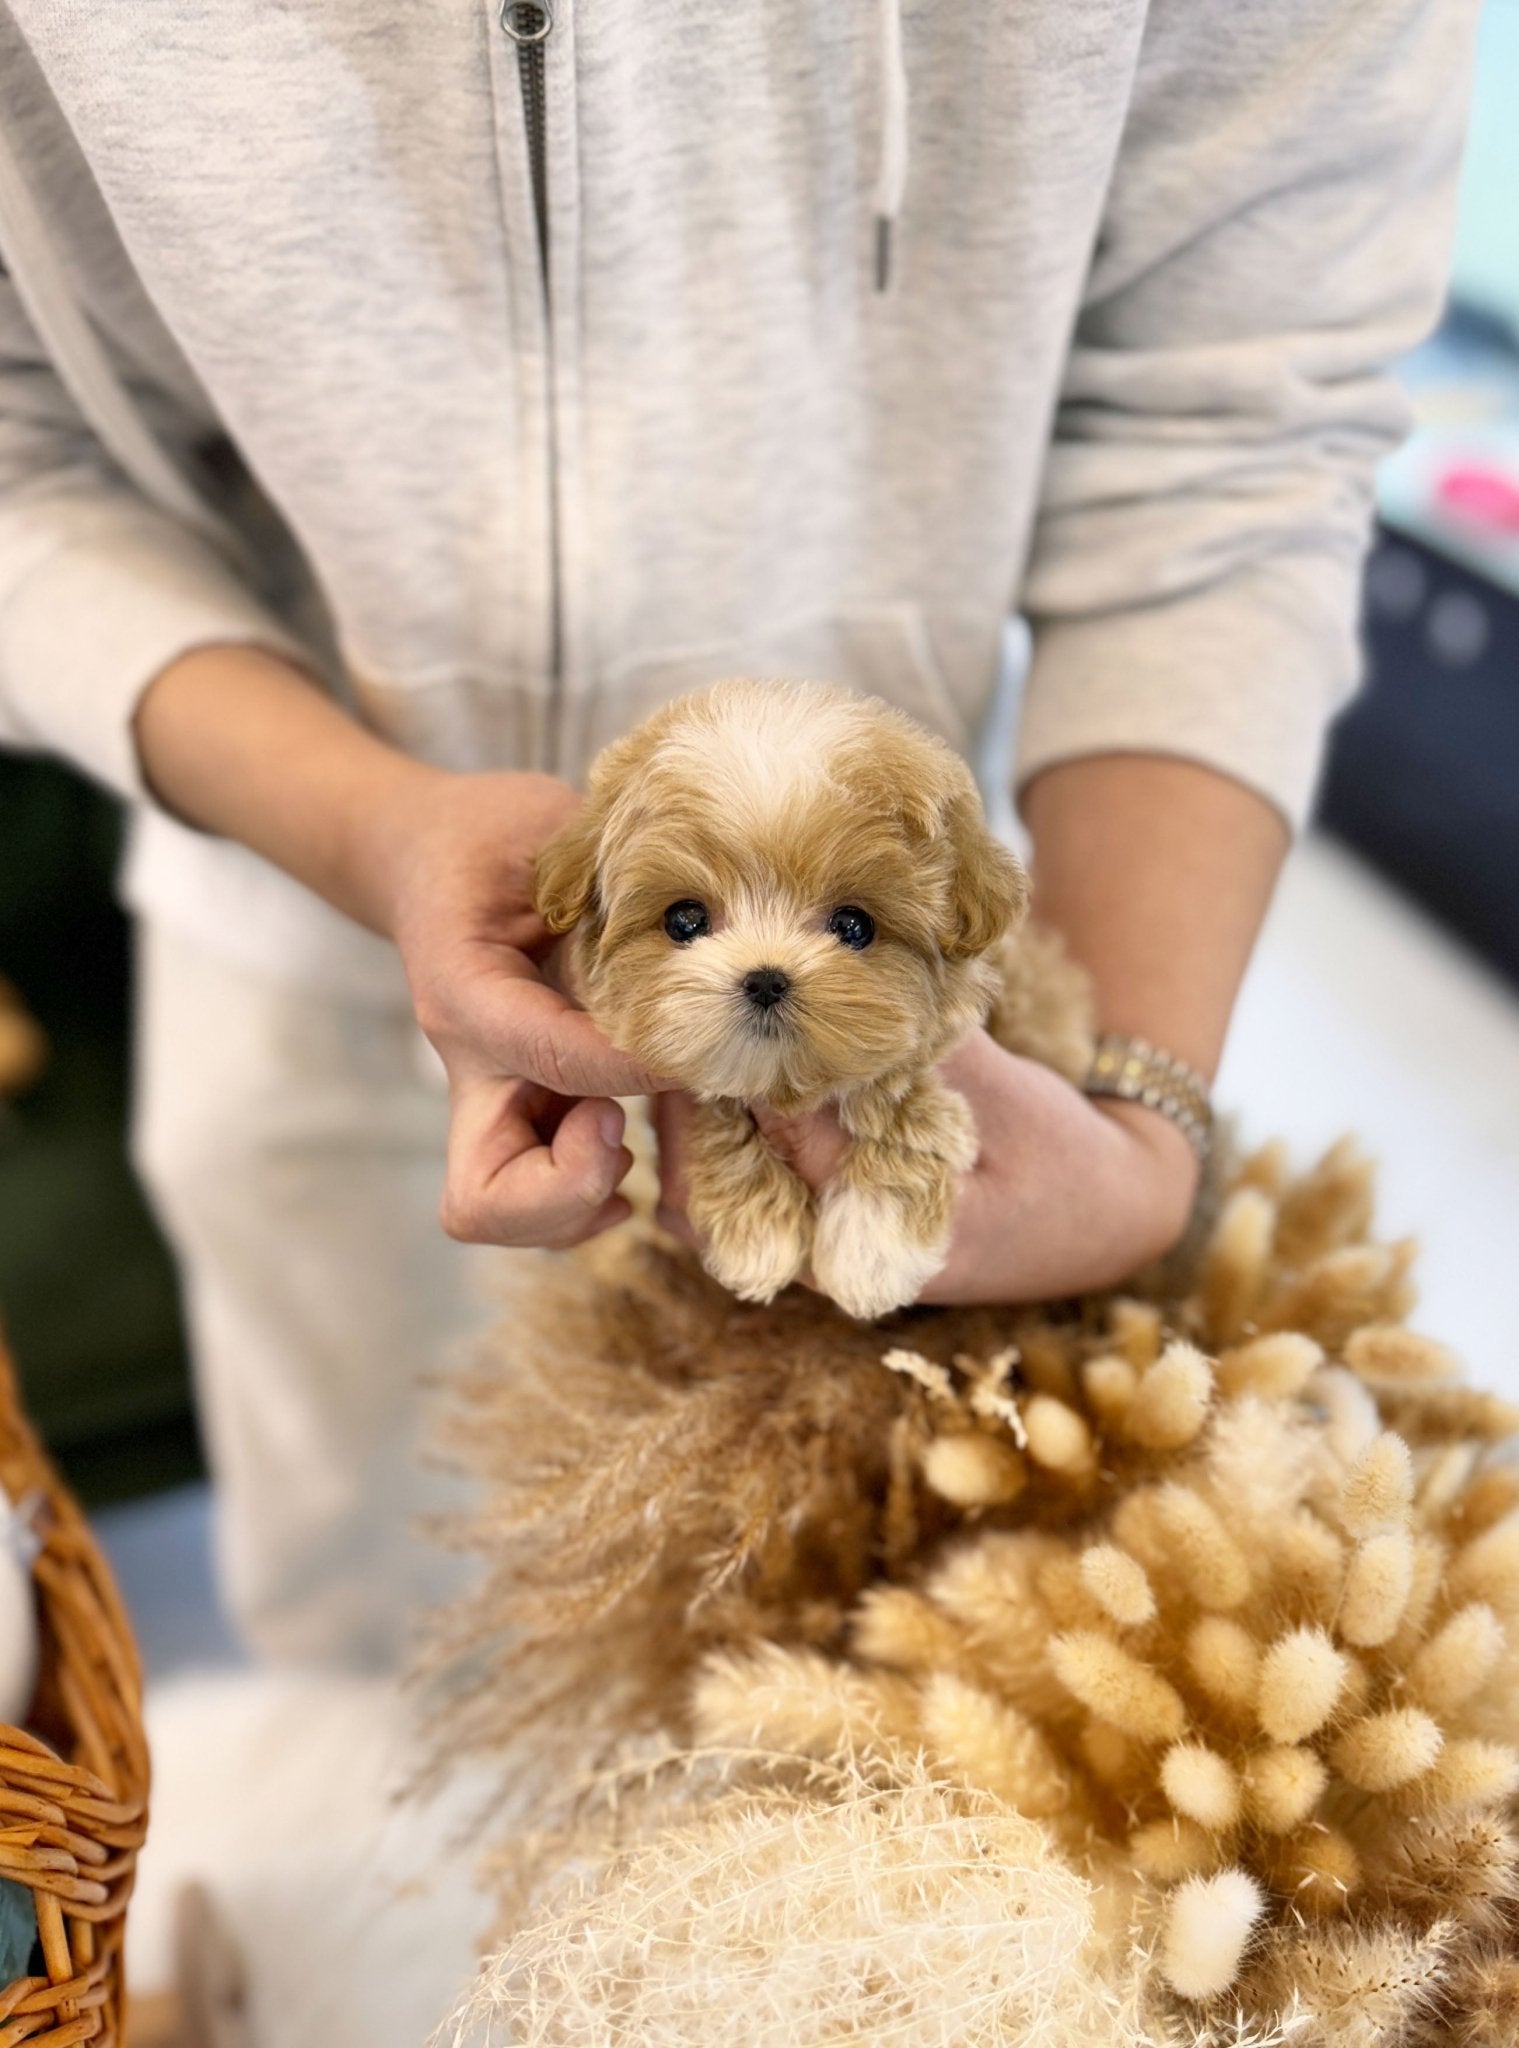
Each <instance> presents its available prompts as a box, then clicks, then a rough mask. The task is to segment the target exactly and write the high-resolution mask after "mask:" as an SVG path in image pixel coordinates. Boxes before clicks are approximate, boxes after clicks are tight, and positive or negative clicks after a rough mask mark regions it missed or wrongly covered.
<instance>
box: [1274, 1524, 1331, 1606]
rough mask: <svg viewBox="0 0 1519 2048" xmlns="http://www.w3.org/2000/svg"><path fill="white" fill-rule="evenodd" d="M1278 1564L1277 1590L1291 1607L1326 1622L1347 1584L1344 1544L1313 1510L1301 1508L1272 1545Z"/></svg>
mask: <svg viewBox="0 0 1519 2048" xmlns="http://www.w3.org/2000/svg"><path fill="white" fill-rule="evenodd" d="M1272 1549H1273V1551H1274V1562H1275V1565H1276V1579H1275V1588H1274V1590H1275V1591H1276V1592H1277V1594H1278V1595H1279V1596H1280V1597H1281V1598H1282V1599H1283V1601H1284V1602H1285V1603H1286V1604H1287V1605H1288V1606H1289V1607H1290V1608H1295V1609H1296V1610H1297V1611H1299V1612H1300V1613H1302V1614H1303V1615H1305V1616H1312V1617H1313V1618H1314V1619H1316V1620H1322V1619H1326V1618H1327V1617H1328V1616H1329V1615H1331V1614H1333V1613H1334V1612H1335V1610H1336V1609H1337V1608H1338V1606H1339V1604H1340V1592H1341V1589H1342V1587H1343V1585H1344V1581H1345V1564H1346V1555H1345V1545H1344V1544H1343V1543H1342V1542H1341V1541H1340V1538H1339V1537H1338V1536H1336V1534H1335V1533H1334V1531H1333V1529H1331V1528H1330V1527H1329V1525H1328V1523H1327V1522H1321V1521H1320V1520H1319V1518H1318V1516H1317V1515H1316V1514H1315V1513H1314V1512H1313V1510H1312V1508H1300V1509H1299V1510H1298V1512H1297V1513H1296V1514H1295V1515H1293V1516H1292V1517H1291V1518H1290V1519H1289V1520H1288V1521H1287V1522H1286V1523H1284V1525H1283V1526H1282V1528H1281V1529H1279V1530H1278V1532H1277V1535H1276V1540H1275V1542H1274V1543H1273V1545H1272Z"/></svg>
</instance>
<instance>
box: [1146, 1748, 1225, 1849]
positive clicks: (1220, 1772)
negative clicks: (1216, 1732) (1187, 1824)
mask: <svg viewBox="0 0 1519 2048" xmlns="http://www.w3.org/2000/svg"><path fill="white" fill-rule="evenodd" d="M1160 1783H1161V1789H1162V1790H1163V1791H1164V1793H1165V1795H1166V1797H1167V1799H1169V1800H1170V1802H1171V1804H1172V1806H1173V1807H1174V1808H1175V1809H1176V1811H1177V1812H1178V1813H1179V1814H1181V1815H1182V1816H1183V1817H1184V1818H1185V1819H1187V1820H1195V1821H1196V1822H1197V1824H1198V1826H1199V1827H1204V1828H1213V1829H1215V1830H1216V1831H1222V1830H1224V1829H1226V1828H1232V1827H1233V1826H1234V1825H1235V1823H1236V1822H1237V1821H1238V1819H1239V1816H1240V1784H1239V1779H1238V1778H1237V1777H1236V1776H1235V1774H1234V1771H1233V1768H1232V1767H1231V1766H1230V1765H1229V1764H1228V1763H1227V1762H1226V1761H1225V1759H1224V1758H1223V1757H1221V1756H1220V1755H1219V1754H1218V1752H1217V1750H1213V1749H1209V1748H1208V1747H1207V1745H1206V1744H1205V1743H1202V1742H1177V1743H1173V1744H1172V1746H1171V1747H1170V1748H1169V1749H1168V1750H1167V1751H1166V1753H1165V1756H1164V1757H1163V1758H1162V1759H1161V1766H1160Z"/></svg>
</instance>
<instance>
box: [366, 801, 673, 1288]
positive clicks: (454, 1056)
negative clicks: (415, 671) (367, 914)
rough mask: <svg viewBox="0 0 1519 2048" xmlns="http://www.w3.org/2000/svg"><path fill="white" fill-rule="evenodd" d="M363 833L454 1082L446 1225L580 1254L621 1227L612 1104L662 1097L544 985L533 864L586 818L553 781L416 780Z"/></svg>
mask: <svg viewBox="0 0 1519 2048" xmlns="http://www.w3.org/2000/svg"><path fill="white" fill-rule="evenodd" d="M411 766H412V767H413V769H414V772H412V773H408V774H407V775H405V776H404V777H402V778H400V780H399V786H398V787H397V788H396V789H395V790H394V791H392V792H391V793H390V795H389V796H388V797H387V800H386V801H385V803H384V804H383V805H382V806H381V807H380V810H379V814H378V815H377V816H375V817H374V818H373V819H372V820H371V821H370V823H369V826H368V828H367V836H368V845H369V848H370V855H369V858H370V860H371V863H372V866H371V873H372V874H373V875H374V876H375V877H376V878H377V882H378V887H377V891H376V896H375V904H376V911H377V917H376V921H377V922H379V923H381V924H382V926H383V928H384V929H385V930H387V931H388V932H389V933H390V935H391V936H392V937H393V938H394V940H395V942H396V945H397V946H398V947H399V949H400V952H401V958H402V961H403V962H404V964H405V968H406V974H407V979H408V981H409V983H410V986H411V993H412V1001H413V1003H414V1005H415V1007H416V1013H417V1020H418V1022H419V1024H420V1025H421V1027H422V1030H423V1031H424V1032H425V1034H426V1035H427V1037H428V1038H429V1039H430V1040H431V1042H432V1044H433V1045H434V1046H435V1047H436V1048H437V1051H438V1053H439V1055H440V1056H441V1058H442V1060H443V1064H444V1067H445V1068H446V1070H447V1073H448V1085H449V1100H450V1110H451V1114H450V1122H449V1139H448V1172H447V1180H446V1184H445V1190H444V1196H443V1207H442V1220H443V1227H444V1229H445V1230H446V1231H447V1232H448V1234H449V1236H450V1237H456V1238H460V1239H462V1240H464V1241H466V1242H469V1243H479V1244H501V1245H547V1246H554V1247H556V1248H563V1247H565V1246H568V1245H573V1244H579V1243H580V1242H582V1241H583V1240H584V1239H586V1238H589V1237H594V1236H595V1235H597V1233H598V1232H600V1231H603V1230H606V1229H608V1228H609V1227H610V1226H611V1225H612V1224H614V1223H618V1222H621V1220H622V1219H623V1218H624V1217H625V1216H626V1215H627V1214H628V1204H627V1202H626V1201H624V1200H623V1198H622V1197H621V1196H620V1195H619V1194H618V1193H617V1192H616V1190H617V1187H618V1184H619V1182H620V1181H621V1180H622V1178H623V1176H624V1175H625V1174H626V1172H627V1170H628V1168H629V1167H630V1166H631V1164H632V1154H631V1153H630V1152H629V1151H628V1150H627V1148H626V1146H624V1144H623V1143H622V1134H623V1113H622V1110H621V1109H620V1108H619V1106H618V1105H617V1103H615V1102H614V1101H613V1100H612V1099H611V1098H612V1097H613V1096H614V1095H629V1094H642V1093H647V1092H649V1091H650V1090H652V1089H653V1088H655V1087H656V1086H657V1085H658V1084H657V1082H656V1081H655V1079H654V1077H653V1076H651V1075H650V1074H648V1073H647V1072H645V1070H644V1069H643V1068H642V1067H640V1066H638V1065H637V1064H636V1063H635V1062H634V1061H632V1060H631V1059H629V1058H627V1057H626V1056H625V1055H624V1054H622V1053H620V1052H617V1051H616V1050H615V1049H614V1048H613V1047H612V1045H611V1044H610V1043H609V1042H608V1040H607V1039H606V1038H605V1037H604V1036H603V1035H602V1033H601V1032H600V1031H599V1030H598V1029H597V1027H596V1025H595V1024H593V1023H592V1021H591V1019H590V1018H589V1017H588V1016H587V1015H586V1014H585V1012H584V1011H582V1010H579V1009H576V1008H575V1006H574V1004H573V1003H572V1002H571V1001H570V1000H569V998H568V997H567V996H566V995H564V994H563V993H562V992H561V991H560V990H559V989H558V988H557V987H555V986H553V985H551V981H550V980H549V979H548V978H546V976H547V974H548V973H549V972H551V970H552V960H551V949H552V945H553V941H552V939H551V937H550V934H549V933H548V932H547V931H546V929H545V928H544V926H543V924H542V922H541V920H540V919H539V917H538V915H537V912H536V911H535V910H534V908H533V901H532V875H533V863H534V860H535V859H536V857H537V854H538V852H539V850H540V848H541V847H542V846H543V845H544V843H545V842H546V841H547V840H548V839H549V838H550V837H551V836H552V835H553V833H554V832H556V831H557V830H558V828H559V827H560V825H562V824H563V823H564V821H565V819H566V818H567V817H568V816H569V815H570V814H571V813H572V812H573V810H574V809H575V807H576V805H577V804H578V803H579V798H578V797H577V796H576V794H575V792H574V791H573V790H572V789H571V788H570V787H569V786H568V784H566V783H563V782H558V781H555V780H554V779H553V778H552V777H550V776H546V775H516V774H491V775H446V774H443V773H442V772H441V771H437V770H432V769H415V764H411Z"/></svg>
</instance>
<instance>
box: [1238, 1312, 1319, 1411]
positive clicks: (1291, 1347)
mask: <svg viewBox="0 0 1519 2048" xmlns="http://www.w3.org/2000/svg"><path fill="white" fill-rule="evenodd" d="M1323 1363H1324V1353H1323V1349H1322V1347H1321V1346H1320V1345H1318V1344H1315V1343H1314V1341H1313V1339H1312V1338H1311V1337H1305V1336H1303V1335H1302V1334H1301V1333H1300V1332H1299V1331H1297V1330H1275V1331H1273V1332H1272V1333H1271V1334H1270V1335H1269V1336H1266V1337H1253V1338H1252V1339H1251V1340H1250V1342H1249V1343H1248V1344H1241V1345H1240V1347H1239V1349H1238V1350H1236V1351H1226V1352H1225V1353H1224V1355H1223V1357H1222V1358H1220V1360H1219V1361H1218V1384H1219V1389H1220V1391H1221V1392H1222V1393H1223V1394H1225V1395H1226V1396H1228V1397H1229V1398H1230V1399H1234V1398H1236V1397H1237V1396H1239V1395H1241V1394H1258V1395H1259V1396H1260V1397H1261V1398H1262V1399H1263V1400H1267V1401H1291V1400H1294V1399H1296V1397H1297V1396H1298V1395H1299V1394H1301V1393H1302V1391H1303V1389H1304V1387H1306V1386H1307V1384H1308V1382H1309V1380H1310V1379H1312V1377H1313V1375H1314V1373H1315V1372H1317V1370H1318V1368H1319V1367H1320V1366H1321V1365H1322V1364H1323Z"/></svg>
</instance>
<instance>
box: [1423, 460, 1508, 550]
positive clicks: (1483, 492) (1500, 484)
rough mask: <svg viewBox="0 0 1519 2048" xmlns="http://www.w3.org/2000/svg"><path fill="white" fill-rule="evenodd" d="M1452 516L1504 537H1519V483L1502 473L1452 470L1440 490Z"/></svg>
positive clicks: (1477, 469) (1442, 478) (1493, 470)
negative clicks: (1469, 521) (1514, 534)
mask: <svg viewBox="0 0 1519 2048" xmlns="http://www.w3.org/2000/svg"><path fill="white" fill-rule="evenodd" d="M1435 495H1436V497H1437V498H1438V499H1439V501H1440V503H1441V505H1443V506H1444V507H1445V509H1446V510H1447V511H1448V512H1457V513H1459V514H1460V516H1461V517H1462V518H1463V519H1469V520H1471V521H1472V522H1473V523H1474V524H1476V525H1479V526H1488V527H1496V528H1497V529H1498V531H1499V532H1500V533H1519V482H1516V481H1515V480H1514V478H1513V477H1511V476H1505V475H1504V474H1503V472H1502V471H1501V470H1496V469H1482V468H1478V467H1477V466H1475V465H1468V466H1466V467H1463V468H1460V469H1448V470H1447V471H1446V472H1445V474H1444V476H1442V477H1441V479H1440V482H1439V484H1438V486H1437V488H1436V492H1435Z"/></svg>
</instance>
